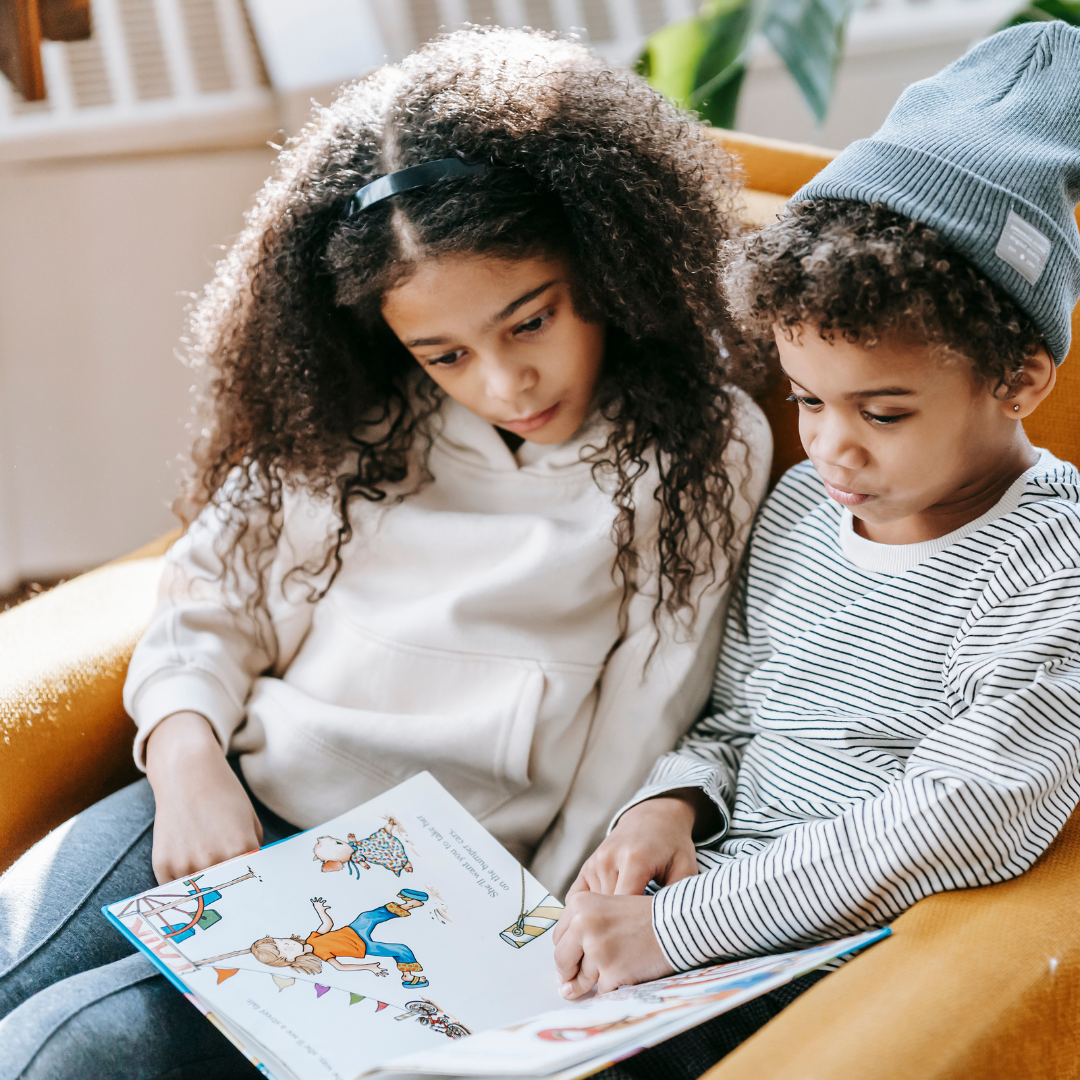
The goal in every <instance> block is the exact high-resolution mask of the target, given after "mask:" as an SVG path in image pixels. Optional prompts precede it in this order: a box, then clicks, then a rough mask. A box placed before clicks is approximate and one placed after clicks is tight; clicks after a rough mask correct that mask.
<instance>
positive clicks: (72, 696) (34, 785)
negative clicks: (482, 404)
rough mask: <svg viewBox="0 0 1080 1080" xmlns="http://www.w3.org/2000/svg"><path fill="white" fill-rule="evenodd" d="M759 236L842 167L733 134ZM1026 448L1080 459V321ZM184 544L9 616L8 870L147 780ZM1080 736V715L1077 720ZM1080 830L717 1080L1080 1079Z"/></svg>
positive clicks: (957, 901) (795, 444)
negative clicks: (162, 597)
mask: <svg viewBox="0 0 1080 1080" xmlns="http://www.w3.org/2000/svg"><path fill="white" fill-rule="evenodd" d="M717 137H718V138H720V139H721V141H722V142H724V144H725V145H726V146H727V147H728V148H729V149H730V150H731V151H732V153H734V154H736V155H737V156H739V157H740V159H741V160H742V163H743V167H744V169H745V173H746V178H747V181H748V189H749V190H748V192H747V194H746V197H745V199H744V207H745V212H746V214H747V216H748V217H749V218H751V219H752V220H754V221H755V222H756V223H758V224H760V223H762V222H763V220H765V219H767V218H768V217H769V216H770V215H771V214H773V213H776V212H777V211H778V210H779V209H780V208H781V207H782V206H783V203H784V201H785V198H786V197H787V196H788V195H790V194H792V193H793V192H794V191H795V190H797V189H798V188H799V187H800V186H801V185H802V184H803V183H804V182H805V181H806V180H808V179H809V178H810V177H811V176H813V175H814V173H815V172H816V171H817V170H818V169H820V168H821V167H822V166H823V165H824V164H825V163H826V162H827V161H829V160H830V158H831V157H832V155H831V154H830V153H829V152H827V151H820V150H816V149H814V148H812V147H800V146H791V145H788V144H783V143H776V142H771V141H768V140H763V139H754V138H749V137H746V136H740V135H734V134H730V133H726V132H721V133H718V135H717ZM1073 342H1074V344H1073V353H1072V354H1071V355H1070V358H1069V360H1068V361H1067V362H1066V363H1065V364H1064V366H1063V367H1062V368H1061V369H1060V371H1059V378H1058V385H1057V388H1056V389H1055V390H1054V392H1053V394H1051V396H1050V398H1049V399H1048V400H1047V401H1046V402H1045V403H1044V404H1043V405H1042V406H1041V407H1040V409H1039V410H1038V412H1037V413H1035V414H1034V416H1032V417H1031V419H1030V420H1029V421H1027V422H1026V427H1027V429H1028V431H1029V433H1030V435H1031V438H1032V441H1033V442H1034V443H1035V444H1036V445H1039V446H1046V447H1048V448H1049V449H1050V450H1052V451H1053V452H1054V453H1055V454H1057V455H1058V456H1059V457H1063V458H1067V459H1069V460H1071V461H1073V462H1080V423H1077V417H1078V416H1080V319H1078V317H1077V316H1076V315H1074V321H1073ZM783 396H784V395H783V392H782V389H781V390H780V391H777V392H776V393H774V394H772V395H771V396H769V397H768V398H767V399H766V400H764V401H763V402H762V405H763V407H764V408H765V410H766V412H767V414H768V416H769V420H770V423H771V425H772V429H773V434H774V438H775V442H776V465H775V468H774V473H777V474H778V473H779V472H782V471H783V470H784V469H786V468H788V467H789V466H790V465H792V464H793V463H794V462H796V461H798V460H800V459H801V458H802V457H803V456H804V455H803V453H802V449H801V447H800V445H799V441H798V430H797V420H796V413H795V411H794V406H791V405H789V404H788V403H787V402H785V401H783V400H782V399H783ZM172 539H174V536H167V537H163V538H162V539H161V540H160V541H158V542H157V543H155V544H152V545H150V546H149V547H147V548H144V549H142V550H140V551H137V552H134V553H133V554H132V555H130V556H128V557H127V558H126V559H124V560H122V561H120V562H118V563H114V564H111V565H109V566H105V567H102V568H101V569H99V570H95V571H93V572H92V573H89V574H86V575H84V576H82V577H80V578H76V579H75V580H74V581H71V582H69V583H67V584H65V585H61V586H60V587H59V588H57V589H55V590H53V591H52V592H49V593H46V594H44V595H42V596H39V597H37V598H36V599H34V600H31V601H29V602H27V603H26V604H23V605H21V606H20V607H18V608H15V609H14V610H12V611H9V612H7V613H6V614H4V615H2V616H0V793H2V796H0V868H3V867H6V866H7V865H9V864H10V863H11V862H12V861H13V860H14V859H15V858H17V857H18V855H19V854H20V853H21V852H22V851H24V850H25V849H26V848H27V847H29V845H30V844H32V843H33V842H34V841H35V840H37V839H38V838H39V837H41V836H43V835H44V834H45V833H46V832H47V831H48V830H49V829H52V828H55V827H56V826H57V825H59V824H60V823H61V822H63V821H64V820H66V819H67V818H68V817H70V816H71V815H72V814H75V813H78V812H79V811H80V810H81V809H83V808H85V807H86V806H89V805H90V804H91V803H92V802H94V801H95V800H96V799H99V798H101V797H102V796H104V795H106V794H108V793H109V792H110V791H113V790H115V789H116V788H118V787H119V786H121V785H122V784H124V783H127V782H128V781H130V780H132V779H134V778H135V777H136V775H137V774H136V772H135V770H134V767H133V766H132V764H131V744H132V739H133V736H134V726H133V724H132V723H131V721H130V720H129V719H128V718H127V716H126V715H125V713H124V709H123V704H122V701H121V691H122V688H123V682H124V675H125V672H126V670H127V663H128V659H129V657H130V655H131V650H132V649H133V648H134V645H135V642H136V641H137V640H138V638H139V635H140V633H141V632H142V630H143V628H144V627H145V625H146V623H147V620H148V619H149V617H150V613H151V610H152V608H153V605H154V591H155V583H156V578H157V575H158V570H159V559H158V558H157V556H160V555H161V554H162V553H163V552H164V551H165V550H166V549H167V547H168V545H169V543H170V542H171V541H172ZM1078 722H1080V718H1078ZM1078 884H1080V816H1077V815H1074V817H1073V818H1072V820H1070V822H1069V823H1068V825H1067V826H1066V828H1065V829H1064V830H1063V831H1062V833H1061V835H1060V836H1059V837H1058V838H1057V840H1055V841H1054V843H1053V845H1052V846H1051V848H1050V850H1049V851H1048V852H1047V853H1046V854H1045V855H1044V856H1043V858H1042V859H1040V860H1039V862H1038V863H1037V865H1036V866H1035V867H1034V868H1033V869H1032V870H1030V871H1029V872H1028V873H1027V874H1024V875H1023V876H1022V877H1020V878H1018V879H1016V880H1015V881H1011V882H1008V883H1006V884H1003V885H997V886H993V887H990V888H984V889H972V890H967V891H962V892H954V893H946V894H943V895H940V896H934V897H930V898H929V899H927V900H923V901H922V902H920V903H918V904H916V905H915V906H914V907H913V908H912V909H911V910H910V911H908V912H907V913H906V914H904V915H903V916H901V917H900V918H899V919H898V920H897V921H896V923H895V924H894V935H893V937H892V938H890V939H889V940H887V941H885V942H883V943H881V944H879V945H876V946H874V947H873V948H872V949H870V950H869V951H868V952H867V953H865V954H864V955H862V956H860V957H857V958H856V959H855V960H853V961H851V962H850V963H849V964H847V965H846V966H845V967H844V968H843V969H842V970H841V971H839V972H837V973H836V974H834V975H831V976H829V978H827V979H825V980H823V981H822V982H821V983H819V984H818V985H816V986H814V987H813V988H812V989H811V990H810V991H809V992H808V993H806V994H805V995H803V996H802V997H801V998H799V999H798V1000H797V1001H796V1002H795V1004H794V1005H792V1006H791V1007H790V1008H788V1009H786V1010H785V1011H784V1012H783V1013H782V1014H781V1015H780V1016H779V1017H777V1018H776V1019H775V1020H773V1021H772V1022H771V1023H769V1024H767V1025H766V1026H765V1027H764V1028H763V1029H762V1030H761V1031H760V1032H759V1033H758V1034H757V1035H755V1036H754V1037H753V1038H752V1039H750V1040H749V1041H748V1042H747V1043H745V1044H744V1045H743V1046H742V1047H740V1048H739V1049H738V1050H737V1051H736V1052H735V1053H734V1054H732V1055H730V1056H729V1057H728V1058H726V1059H725V1060H724V1061H723V1062H721V1063H720V1064H719V1065H718V1066H716V1068H714V1069H713V1070H711V1071H710V1072H709V1074H708V1078H709V1080H765V1078H767V1080H852V1078H858V1080H974V1078H978V1080H1006V1078H1009V1080H1012V1078H1014V1077H1046V1078H1048V1080H1049V1078H1053V1080H1066V1078H1072V1077H1077V1076H1080V920H1078V919H1077V918H1076V917H1075V914H1074V913H1075V908H1076V895H1077V892H1078Z"/></svg>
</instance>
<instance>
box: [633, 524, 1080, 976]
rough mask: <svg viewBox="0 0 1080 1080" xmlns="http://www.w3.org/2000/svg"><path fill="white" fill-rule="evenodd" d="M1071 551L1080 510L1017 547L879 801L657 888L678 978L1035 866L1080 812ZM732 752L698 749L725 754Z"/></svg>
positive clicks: (1076, 599) (1079, 648)
mask: <svg viewBox="0 0 1080 1080" xmlns="http://www.w3.org/2000/svg"><path fill="white" fill-rule="evenodd" d="M1078 551H1080V530H1078V528H1077V516H1076V515H1075V514H1068V515H1062V516H1059V517H1053V518H1050V519H1048V520H1046V521H1043V522H1042V524H1041V525H1038V526H1036V527H1035V528H1034V529H1032V530H1029V531H1024V532H1021V533H1020V535H1019V536H1017V537H1014V538H1013V543H1012V545H1011V550H1009V549H1006V551H1005V553H1004V554H1002V555H1001V562H1000V564H999V565H998V567H997V569H996V570H995V572H993V573H992V575H991V576H990V577H989V579H988V581H986V582H985V587H984V588H983V589H982V590H981V594H980V596H979V598H978V600H977V602H975V603H974V605H973V606H972V607H971V608H970V611H969V612H968V614H967V616H966V617H965V619H964V622H963V625H962V626H961V627H960V631H959V633H958V634H957V635H956V638H955V639H954V642H953V645H952V647H951V648H950V649H949V651H948V655H947V659H946V662H945V665H944V668H943V673H942V678H943V697H942V706H943V712H944V714H945V717H944V719H943V722H941V723H939V724H937V725H936V726H934V727H933V728H932V730H930V731H928V732H927V733H926V735H925V737H923V738H922V739H920V740H919V741H918V743H917V744H916V745H915V747H914V749H913V750H912V752H911V754H910V755H909V756H908V758H907V761H906V765H905V766H904V768H903V772H902V775H900V776H899V777H898V778H897V779H896V780H895V781H894V782H893V783H891V784H890V785H889V786H887V787H886V788H885V790H883V791H881V792H880V793H878V794H876V795H874V797H872V798H866V799H856V800H853V801H852V802H851V804H850V805H849V806H847V807H846V808H845V809H844V810H843V812H842V813H839V814H838V815H836V816H834V817H829V818H827V819H823V820H806V821H803V822H800V823H799V824H797V825H795V826H794V827H790V826H789V827H788V828H786V829H784V830H782V831H781V832H780V834H779V835H776V836H775V837H774V838H768V839H767V842H764V843H762V844H761V845H760V849H753V850H752V853H751V854H745V855H743V856H742V857H730V858H727V859H725V860H724V861H721V862H720V865H717V866H715V868H714V869H711V870H708V871H707V872H705V873H702V874H700V875H698V876H697V877H692V878H687V879H685V880H683V881H679V882H676V883H675V884H672V885H669V886H667V887H665V888H663V889H661V890H660V891H659V892H658V893H657V895H656V899H655V901H654V904H653V924H654V928H655V931H656V935H657V938H658V939H659V941H660V943H661V945H662V947H663V949H664V952H665V953H666V955H667V957H668V959H669V960H670V961H671V963H672V964H673V966H674V967H675V968H676V969H678V970H684V969H687V968H690V967H693V966H696V965H698V964H702V963H705V962H708V961H711V960H714V959H716V958H729V957H740V956H746V955H753V954H761V953H769V952H774V951H778V950H783V949H788V948H793V947H799V946H802V945H806V944H808V943H811V942H813V941H817V940H822V939H827V938H831V937H839V936H843V935H846V934H852V933H856V932H858V931H861V930H865V929H868V928H870V927H876V926H881V925H883V924H885V923H887V922H889V921H890V920H891V919H893V918H895V917H896V916H897V915H899V914H900V913H901V912H903V911H904V910H906V909H907V908H908V907H910V906H911V905H912V904H914V903H916V902H917V901H918V900H920V899H921V898H923V897H925V896H928V895H930V894H933V893H938V892H944V891H948V890H951V889H959V888H967V887H971V886H978V885H988V884H994V883H997V882H1001V881H1005V880H1007V879H1010V878H1013V877H1016V876H1017V875H1019V874H1021V873H1023V872H1024V871H1025V870H1027V869H1028V868H1029V867H1030V866H1031V865H1032V863H1033V862H1034V861H1035V860H1036V859H1037V858H1038V857H1039V855H1041V854H1042V853H1043V852H1044V851H1045V850H1046V848H1047V846H1048V845H1049V844H1050V842H1051V841H1052V840H1053V839H1054V837H1055V836H1056V835H1057V833H1058V832H1059V831H1060V829H1061V827H1062V826H1063V825H1064V823H1065V821H1066V820H1067V818H1068V817H1069V815H1070V813H1071V812H1072V810H1073V809H1074V807H1075V806H1076V805H1077V802H1078V801H1080V569H1078V568H1077V565H1076V563H1077V552H1078ZM897 618H898V624H897V625H898V626H901V625H903V623H902V620H903V618H904V616H903V613H902V612H900V613H898V615H897ZM717 719H718V718H717V717H712V718H710V720H709V721H707V722H706V723H708V724H709V725H716V723H717ZM735 726H736V725H734V724H733V725H732V727H735ZM714 730H715V728H714ZM714 737H715V736H714ZM723 744H724V738H723V737H720V739H719V741H718V742H717V743H716V744H715V746H714V747H713V748H711V750H706V747H704V746H702V747H700V748H698V753H699V754H701V752H702V751H703V750H704V751H706V753H705V755H703V756H707V757H710V758H711V757H713V756H714V755H718V756H719V758H720V759H724V758H725V756H726V751H724V750H723V749H722V746H723ZM692 745H693V744H692V743H687V745H686V747H684V748H683V751H682V754H681V755H680V756H684V757H685V756H686V754H687V751H688V750H690V748H691V746H692ZM675 757H676V756H672V757H671V758H669V759H668V760H670V761H674V760H675ZM661 764H662V763H661ZM784 765H785V762H784V760H782V759H778V760H775V761H773V762H771V765H770V767H772V768H775V769H783V768H784ZM735 767H736V768H737V767H738V765H737V762H736V765H735ZM689 776H690V772H689V771H688V772H686V773H685V774H684V777H686V778H688V777H689ZM683 782H685V779H684V781H683ZM819 783H820V784H821V785H822V786H823V787H827V786H828V784H829V783H830V777H829V775H828V774H823V775H822V776H820V777H819ZM740 798H741V795H740ZM759 835H761V834H759ZM755 844H756V842H755Z"/></svg>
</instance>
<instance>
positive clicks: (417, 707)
mask: <svg viewBox="0 0 1080 1080" xmlns="http://www.w3.org/2000/svg"><path fill="white" fill-rule="evenodd" d="M339 630H341V631H342V633H341V635H340V636H339V637H338V640H337V643H336V645H337V649H336V650H335V651H344V650H345V649H346V647H347V652H348V662H347V667H346V669H345V672H344V673H343V671H342V666H341V662H342V660H344V659H345V658H344V656H339V657H338V658H337V661H336V662H331V664H329V665H328V664H327V660H328V659H329V658H327V657H326V656H325V654H324V655H322V656H321V657H320V659H319V663H318V665H317V666H316V665H315V664H312V665H310V666H309V665H306V664H305V663H304V658H303V655H301V656H300V657H298V658H297V661H296V662H294V664H293V666H292V667H290V669H289V670H288V671H287V672H286V674H285V676H284V678H283V679H274V678H262V679H259V680H257V682H256V684H255V686H254V688H253V691H252V695H251V698H250V699H249V702H248V723H247V725H246V727H245V729H244V730H243V731H242V732H240V733H238V736H237V738H236V740H235V741H234V746H235V748H236V749H237V750H239V751H241V752H242V753H244V754H245V755H246V756H245V761H244V772H245V775H246V776H247V777H248V780H249V782H251V783H252V786H253V788H254V789H255V790H256V792H257V793H258V792H259V791H260V789H261V788H263V787H264V786H265V785H266V784H269V785H272V786H273V788H274V789H275V792H276V793H278V794H277V797H276V798H275V799H274V803H277V804H278V805H277V806H275V809H278V808H279V807H280V806H282V805H283V803H282V799H283V798H284V797H285V796H286V795H287V796H288V801H289V803H290V804H291V805H292V812H293V815H294V816H293V817H292V818H291V819H290V820H293V821H295V823H296V824H298V825H302V824H305V823H306V822H311V823H312V824H317V823H318V822H320V821H323V820H325V819H326V818H327V817H331V816H334V815H336V814H338V813H341V812H343V811H344V810H348V809H350V808H351V807H353V806H355V805H357V803H360V802H363V801H364V800H365V799H369V798H372V797H374V796H375V795H376V794H379V793H380V792H382V791H385V790H386V789H387V788H388V787H391V786H393V785H394V784H397V783H400V782H401V781H402V780H406V779H408V778H409V777H410V776H413V775H415V774H416V773H418V772H420V771H422V770H424V769H427V770H428V771H430V772H431V773H432V774H433V775H434V776H435V777H436V779H438V780H439V781H440V783H442V784H443V786H444V787H446V788H447V790H449V791H450V792H451V794H453V795H454V796H455V798H457V799H458V800H459V801H460V802H461V803H462V804H463V805H464V806H465V807H466V808H467V809H468V810H469V811H470V812H471V813H472V814H474V815H475V816H476V817H478V818H483V817H485V816H487V815H488V814H490V813H492V812H493V811H494V810H496V809H497V808H498V807H499V806H501V805H502V804H503V803H505V802H506V801H507V800H508V799H510V798H512V797H513V796H514V795H516V794H519V793H520V792H522V791H524V790H525V789H526V788H527V787H528V786H529V780H530V778H529V758H530V753H531V750H532V744H533V736H534V732H535V730H536V725H537V720H538V718H539V716H540V712H541V707H542V702H543V699H544V692H545V686H546V679H545V676H544V672H543V669H542V668H541V666H540V665H539V664H538V663H536V662H535V661H529V660H516V659H506V658H502V657H489V656H469V655H463V654H460V653H449V652H443V651H439V650H429V649H420V648H416V647H414V646H404V645H400V644H398V643H396V642H390V641H386V640H384V639H380V638H376V637H374V636H372V635H369V634H366V633H363V632H361V631H360V630H359V629H358V628H356V627H355V626H353V627H348V628H345V627H341V626H340V624H339ZM328 671H333V672H334V676H333V678H332V680H331V682H332V685H328V680H327V678H326V677H325V675H326V673H327V672H328ZM320 672H321V673H322V676H323V677H320ZM327 691H330V693H329V694H328V693H327ZM328 697H329V698H330V700H328ZM286 789H288V790H286ZM293 793H295V794H293ZM274 803H271V805H274ZM301 804H302V815H301V816H298V815H300V813H301ZM278 812H279V813H282V814H283V816H286V817H288V814H285V813H284V810H283V809H278Z"/></svg>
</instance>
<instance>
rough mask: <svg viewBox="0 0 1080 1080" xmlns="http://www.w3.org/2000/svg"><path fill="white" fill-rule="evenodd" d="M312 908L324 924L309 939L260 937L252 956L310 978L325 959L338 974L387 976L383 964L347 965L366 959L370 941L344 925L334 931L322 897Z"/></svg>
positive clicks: (313, 900) (312, 904)
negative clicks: (344, 962) (302, 973)
mask: <svg viewBox="0 0 1080 1080" xmlns="http://www.w3.org/2000/svg"><path fill="white" fill-rule="evenodd" d="M311 906H312V907H313V908H314V909H315V914H316V915H318V916H319V918H320V919H321V920H322V921H321V922H320V923H319V928H318V930H312V932H311V933H310V934H308V936H307V939H306V940H304V941H301V939H300V938H298V937H296V936H295V935H294V936H292V937H283V938H279V937H264V938H259V940H258V941H256V942H255V943H254V944H253V945H252V946H251V955H252V956H254V957H255V959H256V960H258V961H259V963H260V964H268V965H269V966H270V967H290V968H292V969H293V970H294V971H302V972H304V973H305V974H307V975H317V974H318V973H319V972H320V971H322V962H323V961H324V960H325V961H326V962H327V963H328V964H329V965H330V966H331V967H334V968H337V969H338V971H370V972H371V973H372V974H373V975H382V976H385V975H386V974H387V972H386V969H385V968H384V967H383V966H382V965H381V964H379V963H373V964H343V963H342V962H341V961H342V959H343V958H345V959H352V960H363V959H364V957H365V956H366V955H368V952H369V951H370V950H369V949H368V947H367V944H366V942H365V941H364V940H363V938H361V937H360V936H359V935H358V934H357V932H356V931H355V930H354V929H353V928H352V927H351V926H343V927H342V928H341V929H340V930H335V929H334V920H333V919H332V918H331V916H330V905H329V904H328V903H327V902H326V901H325V900H324V899H323V898H322V897H321V896H316V897H313V898H312V901H311ZM406 914H408V912H406ZM401 948H404V946H401ZM383 955H386V954H383ZM409 955H410V956H411V955H412V954H411V953H410V954H409ZM425 985H427V984H426V983H425Z"/></svg>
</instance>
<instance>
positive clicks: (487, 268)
mask: <svg viewBox="0 0 1080 1080" xmlns="http://www.w3.org/2000/svg"><path fill="white" fill-rule="evenodd" d="M382 314H383V318H384V319H385V320H386V322H387V324H388V325H389V327H390V329H391V330H393V332H394V333H395V334H396V335H397V336H398V339H399V340H400V341H401V343H402V344H403V345H404V346H405V347H406V348H407V349H408V350H409V352H411V353H412V355H413V356H414V357H415V358H416V361H417V363H419V364H420V366H421V367H423V369H424V370H425V371H426V372H427V373H428V374H429V375H430V376H431V377H432V379H434V380H435V382H437V383H438V384H439V386H441V387H442V388H443V389H444V390H445V391H446V392H447V393H448V394H449V395H450V397H452V398H453V399H454V400H455V401H457V402H460V403H461V404H462V405H464V406H465V407H466V408H467V409H470V410H471V411H472V412H474V413H476V415H477V416H480V417H482V418H483V419H484V420H487V421H488V422H489V423H491V424H494V425H495V426H496V427H499V428H502V429H503V430H505V431H509V432H511V433H513V434H514V435H519V436H521V438H523V439H527V440H528V441H529V442H534V443H539V444H541V445H544V446H547V445H550V444H552V443H560V442H563V441H564V440H565V439H569V438H570V436H572V435H573V434H574V432H575V431H577V429H578V428H579V427H580V426H581V424H582V421H584V419H585V417H586V416H587V415H588V413H589V410H590V408H591V407H592V400H593V392H594V391H595V389H596V383H597V380H598V378H599V377H600V366H601V363H602V362H603V357H604V327H603V324H600V323H590V322H586V321H585V320H584V319H582V318H581V317H580V316H579V315H578V314H577V312H576V311H575V310H574V306H573V304H572V303H571V299H570V265H569V263H568V262H567V260H565V259H563V258H559V257H553V256H537V257H535V258H529V259H504V258H496V257H492V256H482V255H451V256H444V257H442V258H438V259H429V260H427V261H426V262H422V263H421V264H420V265H419V266H418V268H417V269H416V271H415V273H413V274H412V275H411V276H410V277H409V278H408V279H407V280H405V281H403V282H402V283H401V284H400V285H398V286H397V287H396V288H393V289H391V290H390V291H389V292H387V294H386V295H385V296H384V297H383V301H382Z"/></svg>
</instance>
